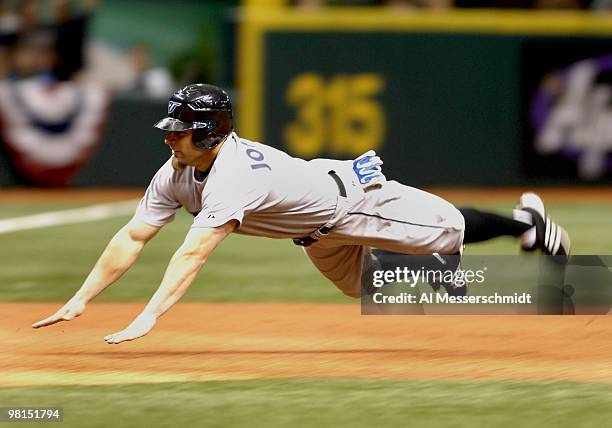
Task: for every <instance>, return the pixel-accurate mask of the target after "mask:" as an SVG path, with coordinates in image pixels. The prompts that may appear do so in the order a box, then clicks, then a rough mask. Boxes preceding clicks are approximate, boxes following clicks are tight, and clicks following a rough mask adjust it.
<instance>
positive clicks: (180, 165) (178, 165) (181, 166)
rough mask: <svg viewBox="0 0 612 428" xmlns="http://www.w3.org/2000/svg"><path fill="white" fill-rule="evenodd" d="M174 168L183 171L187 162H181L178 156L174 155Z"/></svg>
mask: <svg viewBox="0 0 612 428" xmlns="http://www.w3.org/2000/svg"><path fill="white" fill-rule="evenodd" d="M172 168H174V170H175V171H181V170H183V169H184V168H185V164H183V163H181V162H179V160H178V159H177V158H175V157H174V156H172Z"/></svg>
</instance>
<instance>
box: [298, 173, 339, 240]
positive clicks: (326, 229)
mask: <svg viewBox="0 0 612 428" xmlns="http://www.w3.org/2000/svg"><path fill="white" fill-rule="evenodd" d="M328 174H329V175H330V177H331V178H333V179H334V182H335V183H336V186H338V193H339V194H340V196H342V197H343V198H346V187H344V183H343V182H342V180H341V179H340V177H338V174H336V171H334V170H332V171H329V172H328ZM333 228H334V226H321V227H320V228H318V229H317V230H316V231H317V232H319V234H321V235H323V236H325V235H327V234H328V233H329V232H331V230H332V229H333ZM317 241H318V239H316V238H313V237H312V236H311V235H307V236H303V237H301V238H293V243H294V244H295V245H299V246H300V247H308V246H309V245H312V244H314V243H315V242H317Z"/></svg>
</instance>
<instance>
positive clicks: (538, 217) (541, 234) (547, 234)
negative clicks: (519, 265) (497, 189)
mask: <svg viewBox="0 0 612 428" xmlns="http://www.w3.org/2000/svg"><path fill="white" fill-rule="evenodd" d="M516 209H517V210H519V211H522V212H527V213H529V214H531V219H532V220H531V224H533V225H534V226H533V227H532V228H531V229H529V230H527V231H526V232H525V233H523V235H522V237H521V248H522V249H523V251H534V250H536V249H540V250H541V251H542V252H543V253H544V254H547V255H550V256H559V261H561V262H563V263H566V262H567V259H568V258H569V255H570V247H571V240H570V237H569V234H568V233H567V231H566V230H565V229H563V228H562V227H561V226H559V225H558V224H557V223H555V222H554V221H553V220H552V219H551V218H550V217H548V216H547V215H546V210H545V208H544V202H542V199H541V198H540V197H539V196H538V195H536V194H535V193H533V192H527V193H523V194H522V195H521V198H520V199H519V203H518V205H517V206H516ZM515 217H516V216H515Z"/></svg>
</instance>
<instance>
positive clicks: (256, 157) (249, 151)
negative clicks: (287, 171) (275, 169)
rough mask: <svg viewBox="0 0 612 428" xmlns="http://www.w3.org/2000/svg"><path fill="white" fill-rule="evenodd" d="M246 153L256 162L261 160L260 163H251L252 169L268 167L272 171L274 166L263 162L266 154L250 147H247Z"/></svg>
mask: <svg viewBox="0 0 612 428" xmlns="http://www.w3.org/2000/svg"><path fill="white" fill-rule="evenodd" d="M246 154H247V156H248V157H250V158H251V159H253V160H254V161H255V162H259V163H254V164H251V169H252V170H256V169H261V168H268V171H272V168H270V165H268V164H267V163H264V162H261V161H262V160H264V155H263V153H262V152H260V151H259V150H255V149H252V148H250V149H247V151H246Z"/></svg>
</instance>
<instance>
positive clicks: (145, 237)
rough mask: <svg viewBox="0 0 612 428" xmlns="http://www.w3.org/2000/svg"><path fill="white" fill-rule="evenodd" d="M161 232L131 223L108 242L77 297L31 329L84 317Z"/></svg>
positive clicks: (154, 228) (141, 223)
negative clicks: (100, 295) (88, 307)
mask: <svg viewBox="0 0 612 428" xmlns="http://www.w3.org/2000/svg"><path fill="white" fill-rule="evenodd" d="M159 229H160V228H159V227H154V226H151V225H149V224H146V223H145V222H143V221H142V220H139V219H136V218H134V219H132V220H130V222H129V223H128V224H126V225H125V226H124V227H123V228H122V229H121V230H119V232H117V233H116V234H115V236H114V237H113V239H111V241H110V242H109V243H108V245H107V246H106V249H105V250H104V252H103V253H102V255H101V256H100V258H99V259H98V262H97V263H96V265H95V266H94V268H93V269H92V271H91V272H90V274H89V275H88V276H87V278H86V279H85V281H84V282H83V285H82V286H81V288H80V289H79V290H78V291H77V292H76V294H75V295H74V296H73V297H72V298H71V299H70V300H69V301H68V302H67V303H66V304H65V305H64V306H62V307H61V308H60V309H59V310H58V311H57V312H56V313H54V314H53V315H51V316H50V317H48V318H45V319H43V320H40V321H38V322H36V323H34V324H32V327H34V328H39V327H45V326H48V325H51V324H55V323H57V322H60V321H70V320H72V319H74V318H76V317H78V316H79V315H81V314H82V313H83V311H85V306H86V305H87V303H88V302H89V301H90V300H91V299H93V298H94V297H95V296H97V295H98V294H99V293H100V292H102V290H104V289H105V288H106V287H108V286H109V285H111V284H112V283H114V282H115V281H116V280H117V279H119V278H120V277H121V275H123V274H124V273H125V272H126V271H127V270H128V269H129V268H130V266H132V264H133V263H134V261H135V260H136V258H137V257H138V255H139V254H140V253H141V251H142V249H143V248H144V246H145V245H146V243H147V242H149V241H150V240H151V238H153V237H154V236H155V235H156V234H157V232H158V231H159Z"/></svg>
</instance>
